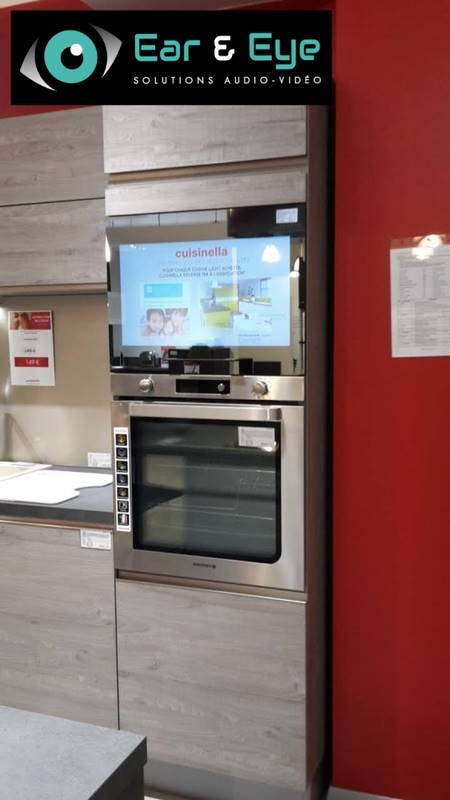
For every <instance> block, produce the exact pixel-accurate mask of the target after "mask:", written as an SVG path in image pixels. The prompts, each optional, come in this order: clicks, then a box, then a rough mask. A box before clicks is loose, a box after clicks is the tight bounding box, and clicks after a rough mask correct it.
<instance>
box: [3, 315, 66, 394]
mask: <svg viewBox="0 0 450 800" xmlns="http://www.w3.org/2000/svg"><path fill="white" fill-rule="evenodd" d="M8 336H9V364H10V371H11V385H12V386H54V385H55V360H54V354H53V319H52V312H51V311H10V312H9V314H8Z"/></svg>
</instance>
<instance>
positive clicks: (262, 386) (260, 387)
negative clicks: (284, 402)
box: [253, 381, 269, 396]
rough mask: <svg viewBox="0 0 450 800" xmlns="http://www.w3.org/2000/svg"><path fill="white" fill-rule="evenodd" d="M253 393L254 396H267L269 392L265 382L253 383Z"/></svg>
mask: <svg viewBox="0 0 450 800" xmlns="http://www.w3.org/2000/svg"><path fill="white" fill-rule="evenodd" d="M253 391H254V392H255V394H259V395H260V396H262V395H264V394H267V393H268V391H269V387H268V385H267V383H266V382H265V381H255V383H254V384H253Z"/></svg>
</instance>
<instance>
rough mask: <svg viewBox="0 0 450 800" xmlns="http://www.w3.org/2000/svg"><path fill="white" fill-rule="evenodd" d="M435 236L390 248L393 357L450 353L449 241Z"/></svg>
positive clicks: (445, 354)
mask: <svg viewBox="0 0 450 800" xmlns="http://www.w3.org/2000/svg"><path fill="white" fill-rule="evenodd" d="M434 239H436V240H441V237H433V236H429V237H424V238H423V239H422V240H420V242H419V245H418V246H413V247H401V248H393V249H391V325H392V355H393V357H394V358H402V357H418V356H448V355H450V244H440V243H439V244H437V245H436V243H435V244H434V246H433V241H434ZM427 240H431V243H432V244H431V245H428V244H427Z"/></svg>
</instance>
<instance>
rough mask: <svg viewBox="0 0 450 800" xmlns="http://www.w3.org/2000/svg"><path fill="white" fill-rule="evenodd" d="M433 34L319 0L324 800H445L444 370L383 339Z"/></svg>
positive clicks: (419, 194)
mask: <svg viewBox="0 0 450 800" xmlns="http://www.w3.org/2000/svg"><path fill="white" fill-rule="evenodd" d="M283 5H284V7H286V8H288V7H290V8H292V7H297V8H301V7H303V8H304V7H305V5H306V3H305V2H300V0H299V2H297V3H296V4H294V2H293V0H289V2H286V3H285V4H276V5H275V4H272V7H274V8H276V9H279V10H281V8H282V7H283ZM309 5H310V7H311V8H314V7H315V8H320V7H321V8H323V7H324V3H323V0H320V2H319V0H318V2H317V3H315V2H314V0H311V2H310V4H309ZM53 7H55V6H53ZM61 7H63V8H64V7H65V8H67V7H68V4H67V3H63V2H62V3H61ZM4 13H5V12H3V14H0V36H1V42H0V45H1V46H0V54H1V52H2V51H3V55H2V62H1V64H0V67H1V70H0V72H3V75H5V64H6V61H5V49H4V48H5V36H6V34H5V24H4V19H5V15H4ZM449 31H450V3H449V2H448V0H431V1H430V2H428V3H425V2H421V1H420V0H395V2H394V1H393V0H377V2H375V3H366V2H361V0H337V1H336V17H335V77H336V102H337V125H336V258H335V269H336V290H335V291H336V303H335V400H334V405H335V410H334V413H335V426H334V427H335V440H334V471H335V490H334V665H333V671H334V675H333V694H334V706H333V717H334V719H333V751H334V752H333V784H334V785H336V786H341V787H345V788H349V789H354V790H358V791H365V792H370V793H378V794H384V795H388V796H391V797H400V798H402V800H449V798H450V769H449V767H448V760H449V754H450V574H449V573H450V491H449V481H450V413H449V406H450V361H449V359H448V358H426V359H395V360H393V359H392V358H391V355H390V323H389V242H390V239H391V238H397V237H403V236H411V235H416V234H417V235H418V234H426V233H432V232H433V233H434V232H438V233H450V213H449V210H450V179H449V156H450V45H449ZM2 86H3V91H4V90H5V86H6V84H5V82H3V85H2ZM27 110H29V109H27ZM39 110H42V109H39ZM2 111H3V115H5V95H4V94H3V97H2V98H1V104H0V115H1V112H2Z"/></svg>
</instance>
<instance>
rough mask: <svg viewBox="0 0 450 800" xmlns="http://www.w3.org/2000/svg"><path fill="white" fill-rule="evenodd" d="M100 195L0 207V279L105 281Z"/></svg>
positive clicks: (12, 282)
mask: <svg viewBox="0 0 450 800" xmlns="http://www.w3.org/2000/svg"><path fill="white" fill-rule="evenodd" d="M104 214H105V201H104V199H98V200H76V201H73V202H67V203H37V204H33V205H21V206H3V207H1V208H0V285H1V286H18V287H20V286H30V285H32V286H39V285H42V286H47V285H54V284H57V285H59V284H61V285H68V284H92V283H103V284H105V283H106V262H105V219H104Z"/></svg>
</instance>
